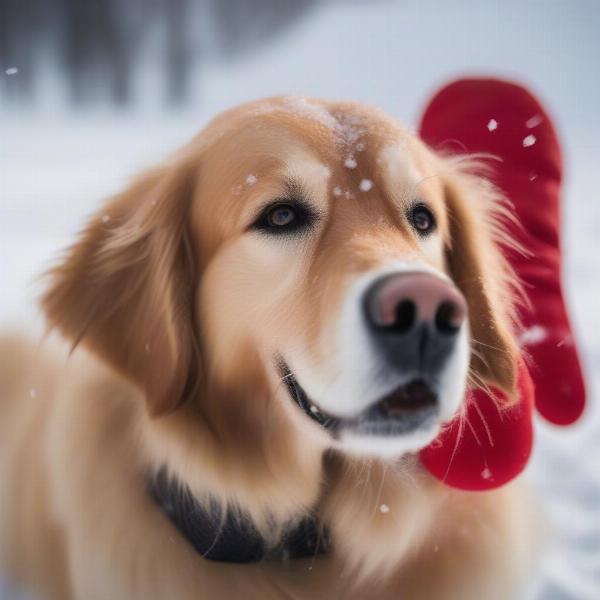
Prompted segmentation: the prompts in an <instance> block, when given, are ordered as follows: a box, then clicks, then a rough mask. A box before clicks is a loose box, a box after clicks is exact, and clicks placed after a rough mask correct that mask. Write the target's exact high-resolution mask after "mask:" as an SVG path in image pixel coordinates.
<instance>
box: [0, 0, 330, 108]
mask: <svg viewBox="0 0 600 600" xmlns="http://www.w3.org/2000/svg"><path fill="white" fill-rule="evenodd" d="M318 1H319V0H0V67H1V68H2V72H0V81H1V82H2V91H3V93H4V95H5V97H8V98H10V99H14V100H18V101H19V102H20V101H23V100H30V99H32V98H34V97H35V92H36V89H35V88H36V80H37V77H38V76H39V74H40V72H41V71H42V70H43V69H47V68H48V67H49V66H50V64H51V63H55V65H58V68H59V70H61V71H62V72H63V73H64V74H65V76H66V78H65V81H66V85H67V87H68V91H69V94H70V96H71V98H72V99H73V101H75V102H77V103H87V102H90V101H94V100H96V99H109V100H110V101H112V102H115V103H118V104H124V103H126V102H127V101H129V100H130V99H131V97H132V94H133V88H134V87H135V85H134V84H135V74H136V72H137V71H138V70H139V68H140V66H141V65H142V63H143V61H144V60H145V59H147V53H146V50H147V49H148V48H153V49H155V50H156V49H157V50H158V53H159V56H162V57H163V60H162V61H161V63H162V68H164V74H163V76H162V80H163V81H164V84H165V98H166V100H168V101H169V102H170V103H179V102H181V101H183V100H185V99H186V97H188V95H189V93H190V88H191V85H190V84H191V76H192V73H193V72H194V71H195V67H196V66H200V67H201V65H202V61H203V60H217V59H229V58H231V57H234V56H236V55H238V54H239V53H241V52H243V51H248V50H250V49H252V48H254V47H256V46H258V45H259V44H261V43H263V42H264V41H266V40H268V39H269V38H270V37H271V36H273V35H274V34H276V33H277V32H280V31H283V30H285V28H286V27H288V26H289V25H290V24H292V23H293V22H295V21H297V20H298V18H299V17H300V16H301V15H302V14H304V13H306V12H307V11H308V10H309V9H311V8H312V7H314V6H315V5H316V4H318ZM323 1H324V0H323ZM14 67H16V68H18V76H7V74H6V70H7V69H11V68H14ZM154 68H158V69H160V68H161V65H158V64H157V65H156V66H155V67H154Z"/></svg>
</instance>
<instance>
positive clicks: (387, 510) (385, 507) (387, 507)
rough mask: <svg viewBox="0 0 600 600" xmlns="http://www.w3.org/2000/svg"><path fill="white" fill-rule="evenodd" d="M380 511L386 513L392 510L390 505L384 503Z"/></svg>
mask: <svg viewBox="0 0 600 600" xmlns="http://www.w3.org/2000/svg"><path fill="white" fill-rule="evenodd" d="M379 512H381V513H383V514H384V515H385V514H387V513H389V512H390V507H389V506H388V505H387V504H382V505H381V506H380V507H379Z"/></svg>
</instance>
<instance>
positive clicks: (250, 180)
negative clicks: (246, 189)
mask: <svg viewBox="0 0 600 600" xmlns="http://www.w3.org/2000/svg"><path fill="white" fill-rule="evenodd" d="M257 181H258V179H257V177H256V175H252V174H250V175H248V177H246V184H247V185H254V184H255V183H256V182H257Z"/></svg>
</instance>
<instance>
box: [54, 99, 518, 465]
mask: <svg viewBox="0 0 600 600" xmlns="http://www.w3.org/2000/svg"><path fill="white" fill-rule="evenodd" d="M465 164H467V163H466V162H464V163H462V166H461V165H460V164H459V162H458V161H456V160H454V161H450V160H448V159H444V158H441V157H439V156H437V155H435V154H434V153H433V152H431V151H430V150H429V149H428V148H426V147H425V145H424V144H422V143H421V142H420V141H419V140H418V139H417V138H416V137H415V136H414V135H411V134H409V133H408V132H407V131H405V130H404V129H402V128H401V127H400V126H399V125H398V124H397V123H396V122H395V121H393V120H392V119H390V118H388V117H386V116H385V115H383V114H381V113H380V112H378V111H375V110H373V109H370V108H366V107H364V106H361V105H358V104H349V103H328V102H317V101H310V100H304V99H298V98H277V99H271V100H266V101H261V102H257V103H253V104H250V105H245V106H242V107H240V108H237V109H234V110H232V111H229V112H228V113H225V114H224V115H222V116H220V117H218V118H217V119H216V120H214V121H213V122H212V123H211V124H209V126H208V127H207V128H206V129H205V130H204V131H202V132H201V133H200V134H199V136H198V137H197V138H196V139H194V140H193V141H192V142H191V143H190V144H189V145H188V146H187V147H186V148H184V149H183V150H182V151H181V152H180V153H179V154H178V155H177V156H175V157H174V158H173V159H172V161H171V162H170V163H169V164H167V165H165V166H163V167H161V168H159V169H157V170H155V171H152V172H150V173H148V174H146V175H145V176H144V177H142V178H141V179H140V180H138V181H137V182H136V183H134V184H133V185H132V186H131V187H130V188H129V189H128V190H126V191H125V192H124V193H123V194H121V195H119V196H117V197H116V198H114V199H113V200H111V201H110V202H109V203H108V204H107V205H106V206H105V207H104V208H103V210H102V211H101V212H100V213H99V214H98V215H97V216H95V217H94V219H93V220H92V222H91V223H90V225H89V226H88V228H87V229H86V230H85V231H84V233H83V236H82V238H81V240H80V241H79V243H78V244H76V245H75V246H74V247H73V248H72V249H71V251H70V253H69V255H68V257H67V259H66V260H65V262H64V263H63V264H62V265H61V266H59V267H58V268H57V269H55V270H54V271H53V277H54V280H53V283H52V286H51V288H50V290H49V291H48V293H47V294H46V295H45V297H44V300H43V304H44V308H45V310H46V313H47V314H48V316H49V320H50V322H51V324H53V325H55V326H57V327H59V328H60V329H61V330H62V331H63V332H64V333H65V334H66V335H67V337H69V338H71V339H72V340H73V341H74V342H75V343H77V342H79V341H80V340H81V341H82V342H84V343H85V344H87V346H88V347H89V348H90V349H91V350H93V351H95V352H96V353H97V354H98V355H100V356H101V357H102V358H103V359H104V360H105V361H107V362H108V363H109V364H111V365H112V366H114V367H115V368H116V369H118V370H120V371H121V372H122V373H124V374H125V375H126V376H127V377H128V378H130V379H131V380H133V381H134V382H135V383H137V384H138V385H139V386H140V387H141V388H142V389H143V390H144V391H145V395H146V398H147V403H148V407H149V410H150V412H151V413H152V414H153V415H161V414H164V413H167V412H170V411H173V410H174V409H175V408H177V407H178V406H179V405H180V404H181V403H186V402H194V403H198V404H200V405H202V403H203V402H207V403H212V404H211V406H212V407H211V408H208V407H205V408H204V410H203V413H204V414H205V416H207V418H209V419H210V418H211V416H210V413H211V411H221V413H222V414H223V415H224V420H225V421H226V420H227V418H229V419H230V420H234V421H235V422H236V427H237V435H238V437H239V436H241V437H244V436H246V437H247V438H248V439H254V438H255V437H256V435H257V433H256V428H257V423H259V422H260V421H261V419H263V420H264V419H266V420H269V417H268V415H266V414H264V412H263V411H264V410H269V411H271V412H276V413H277V414H278V415H279V418H280V419H283V420H285V421H286V423H288V424H291V426H292V427H294V428H296V429H299V430H301V431H303V432H304V433H306V434H307V435H310V434H313V438H312V439H313V440H315V441H318V443H321V444H322V445H323V447H327V446H335V447H337V448H341V449H342V450H346V451H349V452H353V453H363V454H371V455H372V454H375V455H399V454H402V453H404V452H407V451H415V450H417V449H419V448H422V447H423V446H425V445H426V444H428V443H429V442H431V440H432V439H433V438H434V437H435V436H436V435H437V433H438V432H439V428H440V426H441V424H442V423H443V422H444V421H447V420H448V419H450V418H451V417H452V416H453V414H454V413H455V412H456V411H457V410H458V408H459V407H460V405H461V401H462V399H463V396H464V392H465V387H466V385H467V382H468V380H469V377H471V381H472V383H473V384H474V385H480V386H484V385H486V384H487V383H490V384H493V385H495V386H498V387H500V388H502V389H503V390H504V391H506V392H507V393H508V394H509V395H510V394H511V393H512V391H513V388H514V385H515V372H514V364H515V360H514V359H515V352H516V349H515V344H514V342H513V339H512V337H511V333H510V302H509V300H508V298H509V295H510V294H509V293H507V277H508V272H507V269H506V266H505V264H504V262H503V261H502V259H501V257H500V254H499V252H498V250H497V248H496V246H495V241H494V235H495V233H496V226H495V221H494V219H493V215H492V210H493V206H492V201H493V200H494V199H495V196H494V193H493V191H492V190H491V189H490V187H489V186H486V185H484V184H483V183H482V182H481V180H479V179H478V178H477V177H475V176H473V175H471V174H468V173H466V169H465V166H464V165H465ZM258 377H260V378H261V382H262V383H261V386H259V387H260V389H258V388H257V389H256V390H255V389H254V385H255V381H256V379H257V378H258ZM232 384H233V387H235V389H237V390H245V392H246V393H245V394H242V396H243V401H242V400H240V394H235V393H231V394H227V393H223V394H220V395H218V396H219V397H218V399H217V400H215V399H214V393H212V392H209V391H208V389H209V388H210V389H211V390H213V391H214V389H217V388H219V386H222V387H223V389H227V388H228V387H229V388H231V386H232ZM264 390H267V391H266V392H265V391H264ZM254 392H256V394H257V395H258V394H261V395H266V396H268V400H264V399H262V398H261V400H260V401H259V400H258V399H257V398H256V397H254V396H253V393H254ZM209 397H212V398H213V399H212V400H210V401H209V400H208V398H209ZM241 402H243V406H241V405H240V403H241ZM265 402H266V403H267V404H265ZM240 413H244V414H245V415H253V416H252V418H240ZM240 427H241V428H242V429H240ZM244 427H246V431H244V429H243V428H244ZM270 431H272V430H270V429H269V428H268V427H263V428H262V434H261V435H265V436H267V435H270Z"/></svg>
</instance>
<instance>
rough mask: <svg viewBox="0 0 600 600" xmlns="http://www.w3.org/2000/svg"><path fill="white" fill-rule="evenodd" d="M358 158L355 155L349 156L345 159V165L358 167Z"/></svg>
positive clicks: (352, 167) (348, 167) (350, 167)
mask: <svg viewBox="0 0 600 600" xmlns="http://www.w3.org/2000/svg"><path fill="white" fill-rule="evenodd" d="M356 165H357V162H356V159H355V158H354V156H349V157H348V158H347V159H346V160H345V161H344V166H345V167H346V168H347V169H356Z"/></svg>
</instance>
